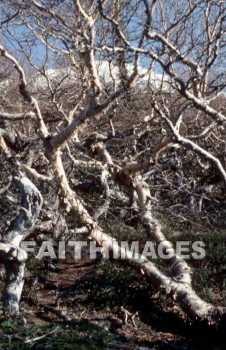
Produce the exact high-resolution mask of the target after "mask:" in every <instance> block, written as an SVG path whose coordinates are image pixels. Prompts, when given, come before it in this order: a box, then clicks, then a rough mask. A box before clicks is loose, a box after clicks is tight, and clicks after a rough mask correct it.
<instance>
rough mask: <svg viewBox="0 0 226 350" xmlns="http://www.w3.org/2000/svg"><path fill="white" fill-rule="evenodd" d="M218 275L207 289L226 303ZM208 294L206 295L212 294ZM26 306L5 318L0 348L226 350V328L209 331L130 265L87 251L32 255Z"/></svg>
mask: <svg viewBox="0 0 226 350" xmlns="http://www.w3.org/2000/svg"><path fill="white" fill-rule="evenodd" d="M222 243H223V240H222ZM218 253H219V252H218ZM222 254H223V253H222ZM218 255H219V254H218ZM219 261H220V258H219ZM203 263H204V262H203ZM209 264H210V265H211V259H210V260H209ZM222 268H223V265H222ZM201 270H203V269H202V268H200V266H199V268H198V269H195V266H194V272H195V273H196V275H197V276H198V275H199V278H201V280H200V279H199V278H195V281H196V284H197V285H198V283H200V281H202V274H201V273H200V272H201ZM207 271H208V269H207V270H205V272H206V273H207ZM221 273H222V271H221ZM222 276H223V275H222ZM204 277H206V276H204ZM215 277H216V280H214V281H213V276H212V275H211V272H209V275H208V278H207V279H210V280H211V279H212V286H215V288H212V290H211V289H210V288H208V284H207V283H205V282H203V285H202V287H203V288H202V293H204V294H205V292H203V291H204V290H205V288H204V287H206V289H208V292H209V298H211V297H212V298H216V299H217V302H218V303H219V302H220V303H223V299H222V296H220V294H219V288H220V287H221V285H222V284H221V283H222V282H220V281H219V276H217V274H215ZM219 283H220V284H219ZM211 293H212V294H211ZM210 294H211V296H210ZM204 297H205V298H206V299H208V294H207V293H206V295H204ZM21 309H22V316H20V318H19V319H18V320H15V319H13V320H6V319H5V318H4V316H3V315H2V316H1V321H0V324H1V325H0V349H81V350H85V349H87V350H88V349H91V350H95V349H109V350H110V349H112V350H113V349H134V350H135V349H137V350H138V349H140V350H148V349H161V350H163V349H184V350H186V349H211V350H218V349H219V350H220V349H224V348H225V347H224V346H225V343H224V337H223V336H224V334H225V332H224V330H221V329H220V330H219V329H218V330H216V329H215V328H210V329H209V330H208V331H207V328H206V325H202V324H200V323H199V324H196V323H194V322H191V320H189V319H188V317H187V316H186V315H185V314H184V313H183V312H182V311H181V309H180V308H179V307H177V306H176V305H175V304H173V302H172V301H171V300H169V299H168V298H166V297H164V296H162V295H160V294H159V293H158V291H157V290H155V289H154V288H153V287H150V285H148V284H147V282H146V281H144V280H143V278H142V277H140V276H137V275H136V274H135V273H134V271H132V270H131V269H130V268H126V269H125V268H123V266H122V265H120V264H119V263H115V262H114V264H113V263H112V262H109V261H103V260H102V259H97V260H95V261H94V260H90V258H89V256H87V255H86V254H85V256H83V258H82V260H79V261H75V260H74V259H73V257H72V256H68V257H67V259H66V260H64V261H55V262H53V261H48V259H43V260H41V261H37V260H36V259H30V260H29V262H28V264H27V270H26V279H25V285H24V290H23V296H22V302H21ZM127 312H128V320H127V321H126V314H127Z"/></svg>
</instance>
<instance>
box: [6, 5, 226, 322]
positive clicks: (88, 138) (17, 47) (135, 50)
mask: <svg viewBox="0 0 226 350" xmlns="http://www.w3.org/2000/svg"><path fill="white" fill-rule="evenodd" d="M225 10H226V7H225V2H222V1H214V0H211V1H207V0H197V1H187V0H184V1H177V2H175V1H171V0H170V1H164V0H159V1H156V0H152V1H146V0H140V1H135V0H134V1H125V2H120V1H118V0H112V1H107V0H106V1H100V0H97V1H79V0H66V1H60V0H58V1H48V2H46V1H42V0H40V1H36V0H30V1H28V2H26V1H20V0H17V1H10V2H8V1H7V0H5V1H4V2H3V5H2V8H1V11H2V13H3V14H5V20H3V21H2V33H1V36H2V38H4V43H5V45H3V44H2V45H1V46H0V52H1V56H2V57H1V59H4V60H7V62H9V63H10V65H11V67H12V71H13V75H14V76H17V84H16V86H17V88H18V92H19V94H20V97H19V99H18V101H19V103H18V104H17V105H13V106H12V105H10V99H8V102H7V106H6V107H5V106H3V110H2V112H1V113H0V118H1V120H8V121H9V122H10V123H9V125H10V128H11V132H12V133H15V126H14V125H16V124H14V125H13V124H12V121H15V123H18V120H24V121H25V123H26V124H25V126H26V127H24V128H23V135H20V137H21V138H23V140H24V141H27V143H26V145H25V146H24V147H22V148H23V152H17V151H15V150H14V149H13V148H12V147H11V146H10V144H8V145H7V135H8V134H9V132H8V131H7V129H6V128H5V129H4V128H3V131H2V132H1V139H0V140H1V151H2V155H4V156H5V157H7V158H6V159H8V158H9V157H11V156H15V155H16V161H15V162H14V166H15V167H17V168H19V169H20V171H22V172H23V173H26V174H27V176H29V177H31V178H32V179H33V181H34V182H35V183H36V184H37V186H40V187H39V188H40V190H41V187H42V186H43V184H44V185H45V186H49V187H51V185H52V184H53V183H54V186H55V187H56V189H57V190H56V193H57V197H58V199H59V200H60V203H61V211H63V213H64V218H65V220H66V222H67V220H68V218H72V219H73V222H74V227H73V232H74V233H75V234H76V233H78V232H79V233H83V234H84V237H85V238H88V239H91V240H95V241H97V242H98V244H100V245H101V246H102V247H103V251H104V250H105V249H108V248H109V247H110V249H111V251H112V252H113V254H115V255H117V254H118V252H120V254H119V258H121V259H122V260H123V259H125V258H126V260H127V263H129V264H130V265H131V266H133V267H135V268H136V269H137V270H138V271H140V272H141V273H142V274H144V275H145V276H146V278H147V279H148V280H149V281H150V283H154V284H155V285H157V286H158V288H159V289H160V290H161V291H162V292H165V293H167V294H169V295H170V296H171V297H172V298H173V299H174V300H175V302H177V303H178V304H179V305H180V306H181V307H182V308H183V309H184V310H185V311H186V312H187V313H188V314H189V315H191V316H192V317H195V318H199V319H206V320H208V321H209V322H210V323H215V322H218V321H219V319H220V318H221V315H222V314H223V313H224V310H223V308H222V307H215V306H213V305H211V304H208V303H206V302H205V301H203V300H201V299H200V297H199V296H198V295H197V294H196V293H195V291H194V290H193V288H192V285H191V271H190V268H189V266H188V264H187V263H186V261H185V260H184V259H183V258H182V257H180V256H178V255H177V253H176V251H175V250H174V248H173V246H172V244H171V243H170V242H169V241H168V240H167V239H166V237H165V236H164V234H163V232H162V228H161V225H160V223H159V221H158V220H157V219H156V218H155V217H154V215H153V206H152V195H151V186H152V184H151V181H150V178H151V174H152V172H153V171H155V170H156V167H157V166H158V164H159V158H160V157H161V155H162V154H167V152H168V151H169V150H172V149H174V150H183V149H186V150H188V152H192V154H193V157H195V159H196V162H197V166H198V167H200V169H201V170H202V171H204V170H205V171H206V172H208V171H209V170H210V169H212V168H213V169H214V171H215V173H216V174H217V175H219V177H220V181H219V182H222V183H223V186H224V188H225V183H226V172H225V163H224V160H225V158H224V157H225V128H226V116H225V110H224V106H223V103H224V102H225V98H224V97H223V96H224V95H223V94H224V91H225V72H224V69H223V60H224V55H225V23H226V21H225V16H226V11H225ZM36 45H37V48H36V49H35V46H36ZM38 52H39V54H38ZM38 55H39V56H41V57H36V56H38ZM25 62H26V64H25ZM53 62H54V65H53ZM28 66H30V67H31V68H32V70H33V71H35V72H37V74H36V75H35V74H34V73H32V75H31V74H30V73H29V71H28ZM53 66H54V67H58V68H57V69H56V68H55V69H54V70H53ZM29 75H30V77H32V78H31V79H30V81H29ZM139 99H140V100H139ZM221 100H222V104H221V103H217V102H216V101H221ZM141 106H142V108H141ZM122 120H124V123H123V122H122ZM101 123H102V124H104V125H105V126H106V128H105V132H102V131H100V130H101V129H100V125H101ZM127 125H129V127H130V130H129V128H128V127H127ZM102 130H104V128H103V129H102ZM153 130H154V131H153ZM142 138H143V139H145V142H144V141H142V140H143V139H142ZM120 149H121V150H123V151H122V152H120V151H119V150H120ZM37 150H39V154H37ZM128 150H129V153H128ZM25 154H26V156H25ZM24 158H25V159H26V160H25V161H24ZM168 162H169V163H168V164H170V160H169V158H168ZM173 163H174V167H176V173H177V174H176V175H177V186H178V187H180V186H181V184H182V183H183V181H185V180H184V179H185V178H186V174H184V171H183V167H182V166H181V165H180V161H179V160H178V157H177V155H176V154H175V155H174V157H173ZM14 166H13V167H14ZM72 166H74V167H75V168H76V167H77V168H79V169H80V168H84V167H88V168H92V169H93V170H94V171H95V172H97V174H98V177H99V180H100V181H99V184H100V191H101V194H102V197H101V198H102V199H101V202H98V203H99V207H95V208H92V209H91V208H89V205H88V202H87V203H86V202H85V201H84V199H82V196H81V195H80V194H79V188H81V187H82V184H81V182H80V181H79V179H77V183H75V182H76V181H74V180H73V178H72V175H70V171H69V168H70V167H72ZM189 171H190V170H189ZM19 176H20V178H21V179H25V175H19ZM21 176H22V177H21ZM14 179H15V176H14ZM18 181H19V180H17V183H20V184H21V186H22V188H23V191H24V192H25V193H26V194H23V196H24V197H23V198H24V199H23V201H24V203H25V204H22V209H21V210H22V212H21V215H22V213H23V211H24V210H26V212H27V210H31V212H32V215H31V214H29V215H31V218H30V216H29V215H28V217H29V218H30V219H29V222H30V223H29V225H25V224H23V228H20V226H18V225H19V224H18V220H19V221H21V219H20V218H19V219H18V220H17V219H16V221H15V223H14V225H16V227H15V228H13V232H14V234H15V236H16V237H17V238H18V239H17V247H16V249H17V253H16V254H15V253H14V250H13V252H12V251H11V249H10V247H11V246H10V244H11V245H12V244H14V243H13V239H14V238H12V237H11V229H12V228H11V226H10V227H9V229H8V231H6V234H4V235H3V236H2V243H1V247H0V251H1V259H2V262H3V263H4V264H5V265H6V267H7V268H8V269H9V274H8V275H9V277H8V278H7V280H6V291H7V293H6V294H7V297H5V299H6V301H8V300H12V299H13V294H15V295H16V305H13V307H12V308H11V309H12V310H13V311H15V310H16V311H18V302H19V299H20V294H21V288H22V277H23V271H22V270H23V267H24V261H25V258H26V256H25V254H24V253H23V254H22V251H21V249H20V247H19V244H20V241H21V239H22V238H23V235H24V234H25V231H26V230H28V228H29V229H30V226H32V225H33V224H34V222H35V220H36V218H37V216H38V213H39V211H40V207H41V196H40V193H39V192H38V190H37V189H36V187H35V186H34V185H33V184H32V183H31V182H28V180H26V181H27V182H26V181H25V182H26V186H27V185H28V187H26V186H25V185H22V183H23V181H22V180H20V181H19V182H18ZM219 182H218V183H219ZM79 185H80V187H79ZM201 187H202V186H201V185H200V184H198V185H197V188H201ZM23 191H22V192H23ZM29 191H32V195H30V196H29V200H28V199H26V198H27V195H28V193H29ZM30 197H31V198H30ZM37 198H38V203H37ZM114 198H117V200H119V201H121V203H124V205H125V203H127V204H128V205H130V206H131V203H132V205H134V207H135V208H136V210H137V211H138V212H139V215H140V221H141V223H142V224H143V226H144V229H145V231H146V234H147V237H151V239H152V240H153V241H154V242H157V243H161V244H162V245H163V250H164V251H168V252H170V253H171V258H170V262H171V266H172V269H171V275H169V276H168V275H166V274H164V273H163V272H162V271H161V270H160V269H159V268H157V267H156V266H155V264H154V263H153V262H151V261H150V260H148V259H147V258H146V257H145V256H142V255H140V256H139V257H134V256H133V254H131V252H130V251H127V250H126V249H124V248H122V247H120V246H119V244H118V243H117V242H116V241H115V239H114V238H113V237H111V236H109V235H108V234H107V233H106V232H104V231H103V229H102V228H101V225H100V224H98V219H99V218H100V217H101V216H103V215H107V213H108V212H109V211H110V208H111V205H112V201H113V199H114ZM30 201H32V203H33V204H32V203H30ZM202 201H203V197H202V196H200V198H199V204H198V209H197V208H194V206H193V207H192V196H191V199H190V205H191V207H192V210H194V211H195V210H202V205H203V204H202V203H203V202H202ZM28 207H29V209H28ZM23 208H24V209H23ZM23 220H25V221H26V219H23ZM23 220H22V222H23ZM28 226H29V227H28ZM9 236H10V239H8V238H7V237H9ZM6 239H7V240H6ZM6 243H7V245H6ZM9 251H10V254H9ZM19 253H20V254H22V255H21V256H23V258H19V256H20V254H19ZM12 256H13V257H14V256H15V259H16V262H15V263H14V262H13V263H11V262H9V261H11V260H10V259H11V258H12ZM15 264H16V265H15ZM12 269H13V272H12ZM12 274H13V277H12ZM15 278H16V279H17V280H19V282H17V287H15V286H13V287H12V288H11V284H15ZM10 303H11V301H10ZM8 304H9V303H8Z"/></svg>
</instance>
